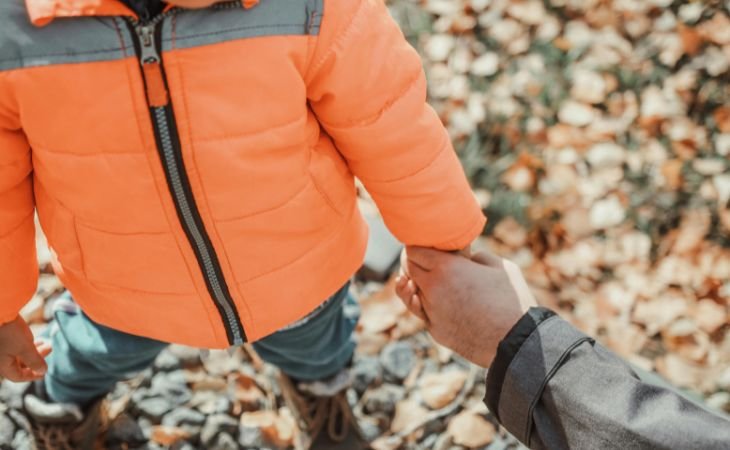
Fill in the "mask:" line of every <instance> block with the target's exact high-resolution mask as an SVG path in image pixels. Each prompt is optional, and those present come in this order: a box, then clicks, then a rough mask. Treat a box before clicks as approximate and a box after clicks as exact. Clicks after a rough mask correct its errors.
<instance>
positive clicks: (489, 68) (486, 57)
mask: <svg viewBox="0 0 730 450" xmlns="http://www.w3.org/2000/svg"><path fill="white" fill-rule="evenodd" d="M498 70H499V56H497V54H496V53H493V52H487V53H485V54H483V55H482V56H480V57H479V58H477V59H475V60H474V61H473V62H472V63H471V73H472V74H473V75H476V76H478V77H489V76H492V75H494V74H495V73H497V71H498Z"/></svg>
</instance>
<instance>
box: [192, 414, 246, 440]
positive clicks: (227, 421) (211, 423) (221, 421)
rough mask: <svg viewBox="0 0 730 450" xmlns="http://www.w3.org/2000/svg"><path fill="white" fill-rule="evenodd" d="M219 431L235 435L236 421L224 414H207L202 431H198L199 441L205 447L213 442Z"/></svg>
mask: <svg viewBox="0 0 730 450" xmlns="http://www.w3.org/2000/svg"><path fill="white" fill-rule="evenodd" d="M220 433H228V434H231V435H235V434H237V433H238V421H237V420H236V419H234V418H233V417H231V416H229V415H226V414H214V415H212V416H208V419H207V420H206V421H205V425H204V426H203V429H202V431H201V432H200V442H201V443H202V444H203V446H204V447H205V448H207V447H208V446H209V445H210V444H212V443H213V442H215V438H216V436H217V435H218V434H220Z"/></svg>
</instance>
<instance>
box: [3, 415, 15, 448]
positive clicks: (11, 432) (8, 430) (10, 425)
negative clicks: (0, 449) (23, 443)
mask: <svg viewBox="0 0 730 450" xmlns="http://www.w3.org/2000/svg"><path fill="white" fill-rule="evenodd" d="M13 436H15V423H14V422H13V421H12V420H10V418H9V417H8V416H6V415H5V414H0V443H3V442H5V443H7V442H12V441H13Z"/></svg>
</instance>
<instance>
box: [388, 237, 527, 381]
mask: <svg viewBox="0 0 730 450" xmlns="http://www.w3.org/2000/svg"><path fill="white" fill-rule="evenodd" d="M404 260H405V264H406V270H405V271H404V272H402V274H401V276H400V277H399V278H398V281H397V285H396V291H397V293H398V296H399V297H400V298H401V299H402V300H403V301H404V303H405V304H406V306H407V307H408V309H409V310H410V311H411V312H413V313H414V314H416V315H418V316H419V317H421V318H423V319H425V320H426V323H427V324H428V329H429V331H430V332H431V335H432V336H433V337H434V339H436V341H437V342H439V343H440V344H442V345H444V346H446V347H449V348H451V349H452V350H454V351H456V352H457V353H459V354H460V355H462V356H463V357H465V358H466V359H468V360H470V361H472V362H474V363H476V364H479V365H480V366H483V367H489V365H491V363H492V361H493V360H494V356H495V354H496V352H497V346H498V345H499V342H500V341H501V340H502V339H503V338H504V337H505V335H506V334H507V333H508V332H509V330H510V329H511V328H512V326H513V325H514V324H515V323H516V322H517V321H518V320H519V319H520V317H522V315H523V314H524V313H525V312H526V311H527V310H528V309H529V308H530V307H531V306H535V305H536V302H535V298H534V297H533V295H532V293H531V292H530V290H529V288H528V286H527V282H526V281H525V279H524V277H523V276H522V272H521V271H520V269H519V267H517V265H515V264H514V263H512V262H511V261H508V260H505V259H502V258H498V257H496V256H494V255H491V254H488V253H477V254H475V255H473V256H472V258H471V259H468V258H465V257H464V256H460V255H458V254H453V253H448V252H442V251H438V250H433V249H427V248H421V247H409V248H408V249H407V258H404Z"/></svg>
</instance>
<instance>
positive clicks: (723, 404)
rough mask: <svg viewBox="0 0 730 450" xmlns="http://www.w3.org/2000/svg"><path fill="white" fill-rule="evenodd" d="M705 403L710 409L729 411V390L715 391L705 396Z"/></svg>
mask: <svg viewBox="0 0 730 450" xmlns="http://www.w3.org/2000/svg"><path fill="white" fill-rule="evenodd" d="M706 403H707V406H709V407H710V408H712V409H716V410H718V411H724V412H730V392H716V393H714V394H712V395H711V396H709V397H708V398H707V400H706Z"/></svg>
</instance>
